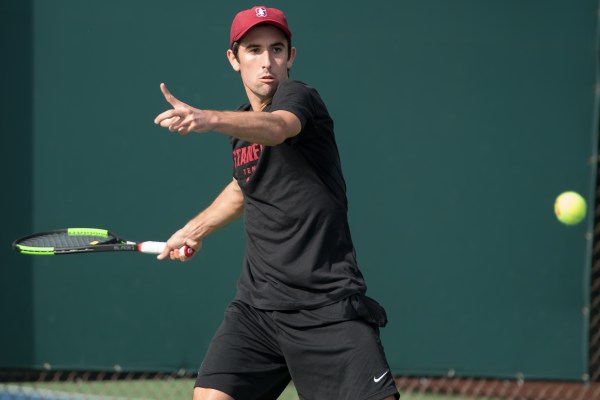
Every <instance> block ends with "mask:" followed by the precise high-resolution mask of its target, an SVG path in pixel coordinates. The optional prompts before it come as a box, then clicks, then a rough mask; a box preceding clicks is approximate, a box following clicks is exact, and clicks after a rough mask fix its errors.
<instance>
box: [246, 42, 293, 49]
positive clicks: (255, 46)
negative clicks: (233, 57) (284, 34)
mask: <svg viewBox="0 0 600 400" xmlns="http://www.w3.org/2000/svg"><path fill="white" fill-rule="evenodd" d="M276 46H281V47H285V43H283V42H275V43H271V44H270V45H269V46H268V47H276ZM244 47H246V48H247V49H255V48H259V47H262V45H260V44H255V43H250V44H248V45H246V46H244Z"/></svg>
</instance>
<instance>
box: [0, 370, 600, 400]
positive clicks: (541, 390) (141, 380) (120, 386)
mask: <svg viewBox="0 0 600 400" xmlns="http://www.w3.org/2000/svg"><path fill="white" fill-rule="evenodd" d="M0 377H1V379H2V382H3V383H0V400H39V399H45V400H99V399H106V400H109V399H111V400H117V399H134V400H142V399H146V400H150V399H156V400H158V399H160V400H175V399H191V396H192V387H193V382H194V377H193V376H192V375H190V374H188V373H173V374H156V373H154V374H144V373H137V374H135V373H90V372H64V371H54V372H50V371H47V372H14V371H12V372H3V373H0ZM396 382H397V385H398V388H399V389H400V392H401V394H402V398H403V399H404V400H442V399H448V400H450V399H454V400H467V399H472V400H475V399H479V400H482V399H489V400H500V399H504V400H595V399H600V383H597V382H586V383H574V382H541V381H536V382H527V381H523V380H490V379H477V378H473V379H461V378H451V377H447V378H427V377H414V378H408V377H398V378H397V380H396ZM240 400H243V399H240ZM279 400H298V394H297V393H296V391H295V389H294V387H293V386H292V385H290V386H289V387H288V388H287V389H286V390H285V391H284V392H283V393H282V395H281V396H280V397H279Z"/></svg>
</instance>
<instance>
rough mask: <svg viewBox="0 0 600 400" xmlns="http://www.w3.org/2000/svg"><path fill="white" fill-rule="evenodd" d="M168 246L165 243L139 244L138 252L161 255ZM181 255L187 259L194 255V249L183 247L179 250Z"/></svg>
mask: <svg viewBox="0 0 600 400" xmlns="http://www.w3.org/2000/svg"><path fill="white" fill-rule="evenodd" d="M166 245H167V244H166V243H165V242H142V243H139V244H138V250H139V251H140V253H146V254H160V253H162V252H163V250H164V249H165V246H166ZM179 254H180V255H182V256H186V257H191V256H193V255H194V249H192V248H191V247H189V246H183V247H182V248H180V249H179Z"/></svg>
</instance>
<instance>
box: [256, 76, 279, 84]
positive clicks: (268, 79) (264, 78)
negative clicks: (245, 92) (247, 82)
mask: <svg viewBox="0 0 600 400" xmlns="http://www.w3.org/2000/svg"><path fill="white" fill-rule="evenodd" d="M259 80H260V81H261V82H264V83H273V82H275V80H276V79H275V77H274V76H273V75H263V76H261V77H260V78H259Z"/></svg>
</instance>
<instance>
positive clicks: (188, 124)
mask: <svg viewBox="0 0 600 400" xmlns="http://www.w3.org/2000/svg"><path fill="white" fill-rule="evenodd" d="M160 90H161V92H162V93H163V95H164V96H165V100H167V101H168V102H169V104H171V105H172V106H173V109H171V110H167V111H165V112H163V113H161V114H159V115H158V116H157V117H156V118H154V123H155V124H157V125H160V126H162V127H163V128H167V129H169V130H170V131H171V132H178V133H181V134H187V133H190V132H191V131H196V132H206V131H207V130H208V129H207V128H206V121H205V120H206V118H205V117H206V115H205V114H206V111H203V110H199V109H197V108H194V107H192V106H190V105H188V104H186V103H184V102H182V101H180V100H178V99H177V98H176V97H175V96H173V95H172V94H171V92H169V90H168V89H167V86H166V85H165V84H164V83H161V84H160Z"/></svg>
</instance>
